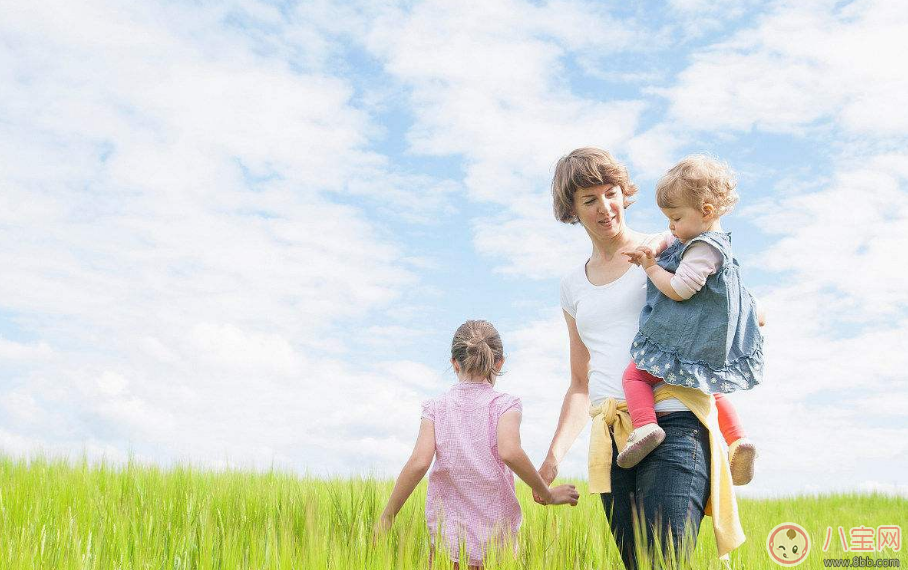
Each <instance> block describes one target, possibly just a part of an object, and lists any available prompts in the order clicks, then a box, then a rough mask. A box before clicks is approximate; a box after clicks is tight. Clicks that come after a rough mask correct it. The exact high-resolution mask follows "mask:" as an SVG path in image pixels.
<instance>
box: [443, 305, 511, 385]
mask: <svg viewBox="0 0 908 570" xmlns="http://www.w3.org/2000/svg"><path fill="white" fill-rule="evenodd" d="M451 358H453V359H454V360H455V361H457V364H459V365H460V369H461V371H462V372H463V374H466V375H467V376H474V377H479V378H485V379H486V381H487V382H489V383H491V384H495V378H496V377H497V376H500V375H501V369H500V368H497V367H496V365H497V364H498V363H499V362H501V361H502V360H503V359H504V346H503V345H502V343H501V335H499V334H498V331H497V330H495V327H494V326H492V323H490V322H489V321H480V320H476V321H467V322H465V323H464V324H462V325H460V326H459V327H458V328H457V332H455V333H454V340H452V341H451Z"/></svg>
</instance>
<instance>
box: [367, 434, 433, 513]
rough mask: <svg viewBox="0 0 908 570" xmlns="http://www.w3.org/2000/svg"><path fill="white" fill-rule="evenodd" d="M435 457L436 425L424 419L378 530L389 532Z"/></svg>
mask: <svg viewBox="0 0 908 570" xmlns="http://www.w3.org/2000/svg"><path fill="white" fill-rule="evenodd" d="M433 457H435V424H433V423H432V422H431V421H429V420H427V419H425V418H423V420H422V423H420V424H419V436H418V437H417V438H416V445H415V446H414V448H413V454H412V455H410V459H408V460H407V463H406V464H404V467H403V469H401V470H400V475H399V476H398V477H397V481H396V482H395V483H394V490H393V491H391V498H389V499H388V504H387V505H386V506H385V510H384V511H383V512H382V514H381V518H380V519H379V521H378V525H377V526H378V527H379V528H378V530H387V529H388V528H390V527H391V525H392V524H393V523H394V517H396V516H397V513H399V512H400V509H401V507H403V506H404V503H406V502H407V499H408V498H409V497H410V495H411V494H412V493H413V489H415V488H416V485H418V484H419V482H420V481H421V480H422V478H423V477H425V475H426V471H428V470H429V467H430V466H431V465H432V458H433Z"/></svg>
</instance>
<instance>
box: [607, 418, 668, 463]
mask: <svg viewBox="0 0 908 570" xmlns="http://www.w3.org/2000/svg"><path fill="white" fill-rule="evenodd" d="M663 439H665V430H663V429H662V428H661V427H659V424H646V425H645V426H640V427H638V428H636V429H635V430H634V431H632V432H631V435H629V436H628V438H627V445H625V446H624V450H623V451H622V452H621V453H619V454H618V467H621V468H624V469H629V468H631V467H633V466H634V465H636V464H638V463H640V461H641V460H642V459H643V458H644V457H646V455H647V454H648V453H649V452H650V451H652V450H654V449H656V447H658V446H659V444H660V443H662V440H663Z"/></svg>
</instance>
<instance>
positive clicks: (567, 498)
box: [549, 485, 580, 507]
mask: <svg viewBox="0 0 908 570" xmlns="http://www.w3.org/2000/svg"><path fill="white" fill-rule="evenodd" d="M579 498H580V493H578V492H577V487H574V486H573V485H558V486H557V487H554V488H553V489H552V500H551V501H550V502H549V504H550V505H571V506H572V507H575V506H577V499H579Z"/></svg>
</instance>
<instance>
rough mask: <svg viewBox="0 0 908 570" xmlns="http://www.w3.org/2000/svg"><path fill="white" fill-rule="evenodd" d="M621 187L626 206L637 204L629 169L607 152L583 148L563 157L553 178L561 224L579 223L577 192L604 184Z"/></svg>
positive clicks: (555, 201) (553, 195)
mask: <svg viewBox="0 0 908 570" xmlns="http://www.w3.org/2000/svg"><path fill="white" fill-rule="evenodd" d="M604 184H606V185H611V186H620V187H621V193H622V194H623V195H624V207H625V208H627V207H628V206H630V205H631V204H633V203H634V200H633V199H632V198H631V197H632V196H633V195H634V194H636V193H637V185H636V184H634V183H633V182H631V181H630V177H629V176H628V174H627V168H625V166H624V165H623V164H621V163H620V162H618V161H617V160H615V159H614V158H613V157H612V155H611V154H609V152H608V151H607V150H602V149H598V148H593V147H584V148H578V149H576V150H572V151H571V152H570V154H568V155H566V156H562V157H561V158H560V159H558V163H557V164H556V165H555V176H554V177H553V178H552V209H553V210H554V211H555V219H556V220H558V221H559V222H564V223H569V224H576V223H577V222H578V221H579V220H578V219H577V213H576V212H574V193H575V192H577V190H580V189H581V188H591V187H593V186H602V185H604Z"/></svg>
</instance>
